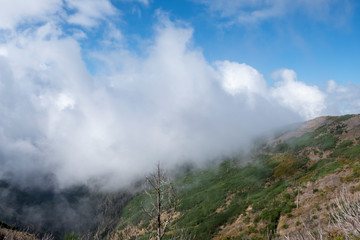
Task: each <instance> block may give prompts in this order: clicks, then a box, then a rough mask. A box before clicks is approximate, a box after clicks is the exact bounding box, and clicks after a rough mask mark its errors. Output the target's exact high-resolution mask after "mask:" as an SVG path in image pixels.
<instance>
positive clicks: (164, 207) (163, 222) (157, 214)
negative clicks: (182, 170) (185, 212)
mask: <svg viewBox="0 0 360 240" xmlns="http://www.w3.org/2000/svg"><path fill="white" fill-rule="evenodd" d="M146 182H147V188H146V190H145V193H146V195H147V196H148V199H149V204H147V206H146V205H145V204H144V203H143V204H142V205H143V211H144V212H145V213H146V214H147V215H148V216H149V217H150V220H151V221H150V224H151V225H152V226H153V228H155V229H156V230H157V231H156V232H157V234H156V238H157V240H161V239H162V238H163V237H164V235H165V233H166V231H167V228H168V225H169V223H170V222H171V220H172V218H173V216H174V214H175V212H176V207H177V203H178V199H177V196H176V192H175V190H174V187H173V185H172V184H171V183H170V181H169V178H168V176H167V174H166V173H165V171H164V169H162V168H161V167H160V162H158V164H157V169H156V171H155V172H154V173H152V174H151V175H150V176H148V177H147V178H146Z"/></svg>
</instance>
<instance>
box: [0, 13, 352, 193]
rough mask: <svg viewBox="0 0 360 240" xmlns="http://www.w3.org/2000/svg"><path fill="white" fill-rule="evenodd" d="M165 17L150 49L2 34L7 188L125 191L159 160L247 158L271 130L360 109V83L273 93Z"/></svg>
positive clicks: (53, 32)
mask: <svg viewBox="0 0 360 240" xmlns="http://www.w3.org/2000/svg"><path fill="white" fill-rule="evenodd" d="M157 18H158V23H157V24H156V25H155V26H154V30H153V36H152V37H150V38H149V39H143V40H142V43H143V44H140V45H139V47H138V48H139V49H140V50H141V51H132V50H131V49H130V48H129V47H128V46H127V44H126V41H125V40H124V36H122V35H121V33H120V32H117V31H116V29H115V28H113V26H110V27H109V31H108V32H106V31H105V33H104V37H103V39H102V40H101V41H103V44H102V48H100V49H92V50H87V51H86V52H84V50H83V48H82V45H83V44H84V37H83V36H82V35H81V33H79V32H74V33H72V34H65V31H64V30H63V29H62V28H61V27H60V26H59V25H58V24H57V22H56V21H49V22H48V23H44V24H37V25H33V26H31V27H29V28H28V29H26V30H16V31H15V30H13V31H9V32H5V33H4V34H3V37H2V41H1V43H0V108H1V111H0V114H1V116H0V164H1V166H2V167H1V169H0V179H6V180H8V181H13V182H15V183H16V184H18V185H21V186H24V187H33V186H36V187H42V186H43V183H44V180H43V177H44V176H48V175H51V176H53V177H54V181H55V182H56V187H57V188H59V189H62V188H67V187H71V186H74V185H81V184H85V185H88V186H92V185H96V186H102V187H103V188H104V189H120V188H122V187H126V186H128V185H129V184H130V183H131V182H133V181H134V180H136V179H138V178H142V177H143V176H144V175H146V174H147V173H148V172H149V171H152V170H153V168H154V166H155V164H156V162H158V161H160V162H162V163H164V165H165V166H167V167H169V168H171V167H172V166H178V165H179V164H180V165H181V163H182V162H184V163H185V162H195V163H202V162H204V161H207V160H209V159H210V160H211V159H214V158H217V157H219V156H226V155H231V154H233V153H236V152H239V151H244V150H246V149H248V148H249V146H250V143H251V141H252V140H253V139H254V138H255V137H256V136H258V135H259V134H261V133H263V132H268V131H270V130H271V129H276V128H279V127H281V126H284V125H287V124H290V123H294V122H300V121H304V120H306V119H310V118H313V117H316V116H319V115H322V114H329V113H332V114H341V113H342V112H340V111H339V108H338V107H337V106H336V104H338V102H331V101H328V99H329V98H330V97H331V98H332V97H333V96H336V97H337V98H338V99H340V100H341V101H342V102H343V103H344V104H346V105H347V106H348V108H347V109H346V111H347V112H351V111H353V110H354V109H357V108H358V107H359V105H358V104H359V102H358V101H357V105H356V102H354V101H353V100H354V99H353V98H351V97H350V95H349V94H348V93H349V92H350V91H356V87H358V86H356V87H355V88H347V87H345V86H337V85H336V82H335V81H331V82H329V86H328V88H327V89H325V90H322V89H321V88H320V87H318V86H314V85H308V84H306V83H304V82H301V81H299V80H298V79H297V75H296V73H295V71H293V70H290V69H280V70H277V71H275V72H274V74H273V75H272V76H271V77H272V78H273V79H275V84H274V85H269V84H268V83H267V81H266V79H265V77H264V76H263V75H262V74H261V73H260V72H258V71H257V70H256V69H255V68H253V67H251V66H249V65H247V64H246V63H237V62H232V61H228V60H219V61H216V62H213V63H210V62H208V61H207V60H206V59H205V58H204V55H203V53H202V50H201V47H200V46H196V44H195V43H194V42H193V38H192V36H193V32H194V29H193V28H192V27H191V26H189V25H188V24H186V23H182V22H178V21H172V20H170V19H169V17H168V15H167V14H166V13H163V12H161V11H159V12H158V13H157ZM116 33H118V34H116ZM234 47H236V46H234ZM339 89H343V90H341V91H340V90H339ZM344 89H345V90H344ZM350 89H352V90H350ZM354 89H355V90H354ZM343 95H344V96H345V95H346V96H347V98H345V97H341V96H343ZM348 103H351V104H352V105H351V104H348ZM341 109H344V108H341Z"/></svg>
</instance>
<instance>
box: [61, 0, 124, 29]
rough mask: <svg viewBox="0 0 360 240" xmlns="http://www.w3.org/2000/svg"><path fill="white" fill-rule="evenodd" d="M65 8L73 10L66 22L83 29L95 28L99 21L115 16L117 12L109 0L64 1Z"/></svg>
mask: <svg viewBox="0 0 360 240" xmlns="http://www.w3.org/2000/svg"><path fill="white" fill-rule="evenodd" d="M65 2H66V6H67V7H68V8H70V9H71V10H75V11H76V12H75V13H74V14H71V15H70V16H69V17H68V19H67V21H68V22H69V23H72V24H77V25H80V26H83V27H93V26H96V25H97V24H98V22H99V20H104V19H106V17H108V16H112V15H115V14H116V12H117V11H118V10H117V9H116V8H115V7H114V6H113V5H112V4H111V2H110V1H109V0H92V1H87V0H65Z"/></svg>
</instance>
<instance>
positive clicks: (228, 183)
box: [120, 115, 360, 240]
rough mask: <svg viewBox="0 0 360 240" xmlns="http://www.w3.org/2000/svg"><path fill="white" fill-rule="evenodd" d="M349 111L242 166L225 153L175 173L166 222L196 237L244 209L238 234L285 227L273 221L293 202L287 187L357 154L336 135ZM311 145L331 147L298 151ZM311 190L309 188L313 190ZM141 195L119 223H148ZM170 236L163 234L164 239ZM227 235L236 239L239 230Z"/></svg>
mask: <svg viewBox="0 0 360 240" xmlns="http://www.w3.org/2000/svg"><path fill="white" fill-rule="evenodd" d="M351 117H352V115H346V116H342V117H339V118H336V120H335V121H334V123H331V124H330V125H325V126H322V127H319V128H318V129H316V130H315V131H314V132H310V133H305V134H303V135H302V136H301V137H297V138H292V139H289V140H288V141H287V142H285V143H282V144H278V145H277V146H275V147H274V148H273V149H272V153H270V154H269V155H259V156H257V157H256V160H255V161H253V162H251V163H249V164H248V165H246V166H242V167H240V166H239V161H241V160H239V159H227V160H225V161H224V162H222V163H221V164H219V165H216V166H213V167H212V168H209V169H205V170H201V171H195V172H190V173H187V174H186V175H185V176H182V177H179V178H178V179H176V180H175V186H176V188H177V189H178V197H179V199H180V202H179V205H178V211H179V212H181V215H180V216H179V217H178V218H177V219H175V221H174V222H173V223H172V224H171V228H172V229H182V230H185V231H187V232H191V233H193V234H195V235H196V239H199V240H201V239H211V238H212V237H213V236H214V235H215V234H216V233H217V232H218V230H219V228H220V227H221V226H223V225H226V224H231V223H232V222H234V221H235V220H236V219H237V218H238V217H239V215H241V214H244V219H245V220H244V224H246V225H247V226H243V228H242V232H241V234H244V235H243V236H248V235H249V234H250V233H251V234H252V235H253V236H254V237H253V238H254V239H262V238H261V236H262V234H263V233H264V232H265V231H273V232H276V229H278V227H282V228H284V229H286V228H287V227H288V226H287V225H286V224H285V225H283V226H278V223H279V219H280V217H281V216H288V217H292V209H293V208H295V207H296V205H295V204H294V202H295V198H296V196H295V195H296V192H295V191H293V190H290V191H289V188H293V187H294V184H299V183H304V182H308V181H316V180H317V179H319V178H322V177H324V176H326V175H327V174H330V173H333V172H334V171H336V170H337V169H339V168H341V167H343V166H344V165H349V163H351V162H354V159H359V158H360V146H359V145H354V142H353V141H351V140H344V141H342V142H340V141H339V138H338V136H339V134H341V133H342V132H343V131H344V128H345V125H344V124H343V123H342V122H343V121H345V120H347V119H349V118H351ZM264 146H265V145H264ZM311 151H313V152H314V153H315V154H317V155H320V156H326V155H327V154H328V153H331V154H330V158H328V159H320V160H316V161H314V160H310V159H309V158H307V157H303V156H300V155H301V154H299V152H301V153H302V154H303V155H306V154H307V153H309V152H311ZM324 152H326V153H324ZM327 156H328V155H327ZM344 159H346V161H345V160H344ZM351 167H353V168H354V171H353V173H352V176H353V178H358V177H360V165H356V166H355V165H354V164H353V165H351ZM316 192H317V190H316V189H314V194H316ZM230 196H231V198H230ZM144 199H145V198H144V197H143V195H139V196H137V197H136V198H134V200H133V201H132V202H131V203H130V204H129V205H128V206H127V207H126V208H125V209H124V211H123V213H122V217H123V219H125V220H126V221H123V225H122V226H125V225H126V224H128V223H131V224H132V225H139V224H140V223H142V224H143V225H144V226H145V225H146V224H147V223H148V222H146V221H144V214H143V213H142V211H141V208H140V207H139V206H141V204H142V202H143V201H144ZM249 206H251V207H252V208H251V209H252V210H251V211H249V210H248V209H250V208H249ZM296 224H297V225H299V224H300V222H297V223H296ZM120 228H121V227H120ZM175 234H176V231H175ZM170 237H171V235H167V236H166V239H170ZM231 239H241V236H238V237H236V238H231Z"/></svg>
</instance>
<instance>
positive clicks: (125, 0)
mask: <svg viewBox="0 0 360 240" xmlns="http://www.w3.org/2000/svg"><path fill="white" fill-rule="evenodd" d="M121 1H123V2H138V3H142V4H144V5H145V6H148V5H149V4H150V1H149V0H121Z"/></svg>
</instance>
